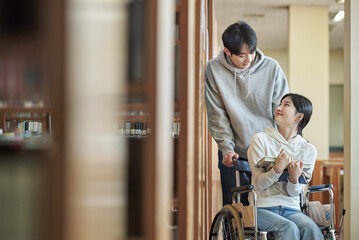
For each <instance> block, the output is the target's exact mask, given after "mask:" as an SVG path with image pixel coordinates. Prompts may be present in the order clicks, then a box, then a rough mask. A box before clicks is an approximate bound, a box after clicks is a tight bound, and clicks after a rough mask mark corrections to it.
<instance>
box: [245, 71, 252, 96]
mask: <svg viewBox="0 0 359 240" xmlns="http://www.w3.org/2000/svg"><path fill="white" fill-rule="evenodd" d="M250 88H251V72H250V71H249V72H248V79H247V95H246V99H247V98H248V96H249V94H251V89H250Z"/></svg>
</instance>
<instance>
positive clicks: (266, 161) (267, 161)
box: [256, 157, 312, 184]
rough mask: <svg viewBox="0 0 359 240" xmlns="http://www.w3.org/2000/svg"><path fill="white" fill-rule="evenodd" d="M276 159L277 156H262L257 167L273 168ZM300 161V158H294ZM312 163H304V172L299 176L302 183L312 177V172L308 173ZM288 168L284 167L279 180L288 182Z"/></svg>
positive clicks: (267, 169) (305, 182) (266, 169)
mask: <svg viewBox="0 0 359 240" xmlns="http://www.w3.org/2000/svg"><path fill="white" fill-rule="evenodd" d="M275 160H276V158H274V157H264V158H262V159H261V160H260V161H259V162H258V163H257V164H256V167H257V168H264V169H265V171H266V172H267V171H269V170H271V169H272V168H273V166H274V164H275ZM293 161H294V162H295V161H298V160H293ZM310 166H311V165H310V164H309V163H303V171H302V174H301V175H300V177H299V179H298V180H299V183H301V184H308V181H309V179H311V178H312V175H311V174H310V173H308V171H309V170H310ZM288 176H289V174H288V170H287V169H284V171H283V173H282V175H281V176H280V177H279V179H278V182H288Z"/></svg>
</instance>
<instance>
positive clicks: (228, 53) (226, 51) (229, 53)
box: [223, 47, 231, 57]
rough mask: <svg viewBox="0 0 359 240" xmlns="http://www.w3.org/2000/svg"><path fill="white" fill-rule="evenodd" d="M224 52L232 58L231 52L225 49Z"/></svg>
mask: <svg viewBox="0 0 359 240" xmlns="http://www.w3.org/2000/svg"><path fill="white" fill-rule="evenodd" d="M223 50H224V52H225V53H226V54H227V56H228V57H230V56H231V52H230V51H229V50H228V48H226V47H224V49H223Z"/></svg>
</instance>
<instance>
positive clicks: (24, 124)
mask: <svg viewBox="0 0 359 240" xmlns="http://www.w3.org/2000/svg"><path fill="white" fill-rule="evenodd" d="M42 130H43V129H42V123H41V122H36V121H6V132H14V133H15V134H16V135H20V136H28V135H41V134H42V132H43V131H42Z"/></svg>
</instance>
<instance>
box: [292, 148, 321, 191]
mask: <svg viewBox="0 0 359 240" xmlns="http://www.w3.org/2000/svg"><path fill="white" fill-rule="evenodd" d="M306 146H307V147H306V148H305V150H304V151H303V152H305V153H307V156H305V158H306V159H305V162H307V163H310V164H311V168H310V169H309V171H308V173H310V174H312V173H313V170H314V165H315V160H316V159H317V149H316V148H315V147H314V146H313V145H311V144H307V145H306ZM303 160H304V159H303ZM309 181H310V179H309V180H308V183H309ZM304 187H305V184H300V183H299V182H298V183H297V184H293V183H291V182H290V181H289V179H288V184H287V188H286V190H287V193H288V195H289V196H291V197H296V196H298V195H299V194H300V193H302V192H303V190H304Z"/></svg>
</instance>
